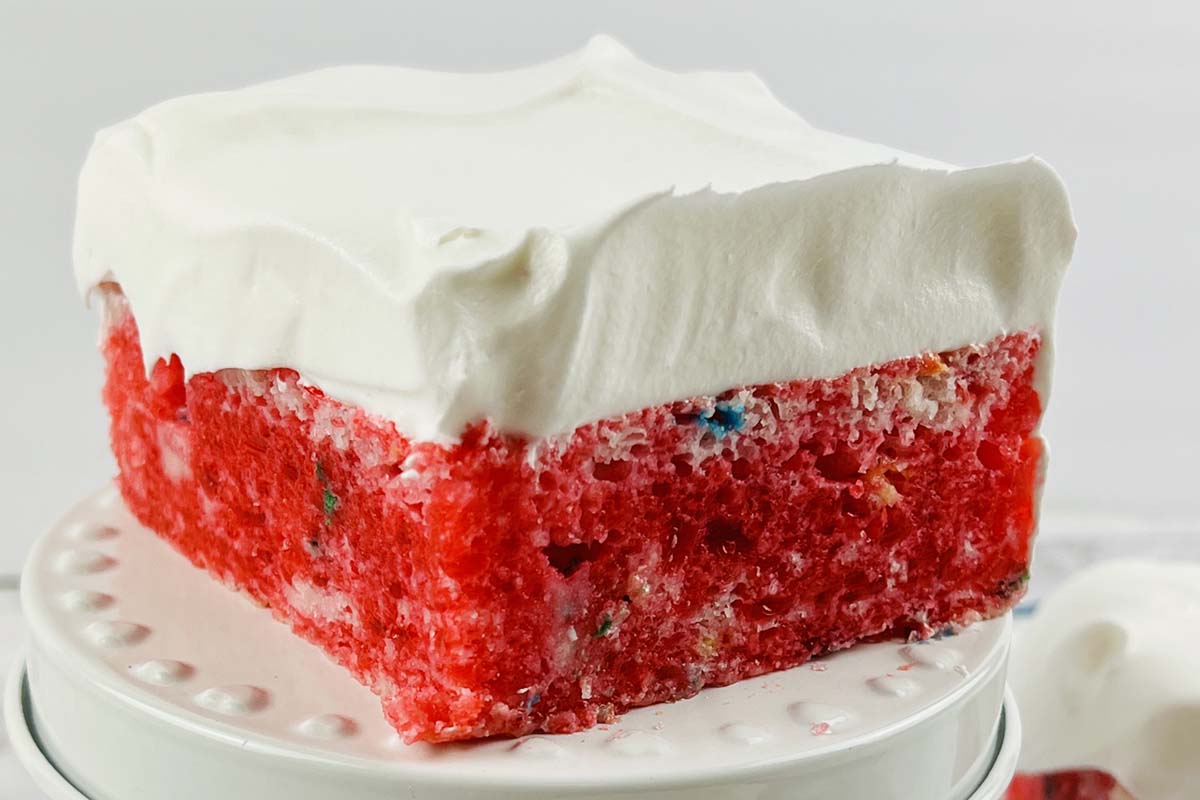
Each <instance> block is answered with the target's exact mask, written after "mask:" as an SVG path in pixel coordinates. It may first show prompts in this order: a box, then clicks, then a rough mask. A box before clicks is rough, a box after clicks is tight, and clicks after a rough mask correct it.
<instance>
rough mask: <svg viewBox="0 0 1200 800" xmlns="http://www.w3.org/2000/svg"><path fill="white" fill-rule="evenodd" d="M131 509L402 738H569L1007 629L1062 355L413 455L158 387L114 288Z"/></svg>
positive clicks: (940, 359) (350, 413)
mask: <svg viewBox="0 0 1200 800" xmlns="http://www.w3.org/2000/svg"><path fill="white" fill-rule="evenodd" d="M108 293H109V296H108V299H107V305H108V312H107V317H108V321H107V329H106V334H105V339H104V343H103V349H104V353H105V356H106V358H107V362H108V375H107V383H106V388H105V400H106V402H107V404H108V406H109V408H110V410H111V412H112V443H113V449H114V451H115V453H116V457H117V461H118V464H119V466H120V477H119V484H120V488H121V491H122V493H123V495H124V497H125V499H126V501H127V502H128V504H129V506H130V508H131V509H132V510H133V512H134V513H135V514H136V515H137V516H138V518H139V519H141V520H142V522H144V523H145V524H146V525H147V526H148V527H150V528H152V529H154V530H155V531H158V532H159V533H160V534H161V535H163V536H164V537H165V538H167V539H168V540H169V541H171V542H172V543H173V544H174V545H175V546H176V547H177V548H178V549H179V550H180V551H181V552H183V553H184V554H185V555H186V556H188V557H189V558H190V559H191V560H192V561H194V562H195V563H196V564H198V565H200V566H202V567H205V568H206V569H208V570H209V571H211V572H212V573H213V574H215V575H217V576H219V577H220V578H221V579H222V580H224V581H226V582H227V583H229V584H230V585H233V586H236V587H238V588H240V589H242V590H244V591H246V592H248V593H249V594H250V595H252V596H253V597H254V598H256V599H257V600H259V601H260V602H262V603H264V604H265V605H267V606H268V607H269V608H271V609H272V611H273V612H274V613H275V614H276V615H277V616H278V617H279V618H280V619H281V620H284V621H286V622H288V623H289V624H291V625H292V626H293V628H294V629H295V630H296V631H297V632H298V633H299V634H300V635H302V636H304V637H305V638H307V639H309V640H310V641H312V642H314V643H316V644H318V645H319V646H321V647H323V648H324V649H325V650H326V651H327V652H328V653H329V654H330V655H331V656H332V657H333V658H335V659H336V660H337V661H339V662H340V663H342V664H344V665H345V666H346V667H348V668H349V669H350V670H351V671H352V672H353V673H354V674H355V675H356V676H358V677H359V678H360V679H361V680H362V681H363V682H365V683H366V684H367V685H368V686H370V687H371V688H372V689H373V690H374V691H375V692H376V693H378V694H379V696H380V697H381V698H382V700H383V707H384V710H385V712H386V714H387V716H388V719H389V720H390V721H391V722H392V723H393V724H394V725H395V727H396V729H397V730H398V731H399V732H400V733H401V734H402V735H403V737H404V738H405V739H406V740H409V741H413V740H429V741H446V740H454V739H465V738H470V737H480V736H487V735H491V734H523V733H527V732H530V731H535V730H547V731H572V730H578V729H580V728H584V727H587V726H589V725H592V724H594V723H596V722H597V721H598V720H610V719H612V718H613V717H614V715H616V714H617V713H619V712H621V711H622V710H624V709H628V708H631V707H635V706H642V705H646V704H650V703H655V702H659V701H665V700H672V699H677V698H682V697H687V696H689V695H692V694H694V693H696V692H697V691H699V689H700V688H701V687H703V686H712V685H721V684H727V683H730V682H733V681H737V680H740V679H743V678H747V677H750V676H754V675H758V674H761V673H764V672H768V671H771V670H777V669H782V668H785V667H791V666H795V665H797V664H800V663H802V662H804V661H805V660H807V659H809V658H811V657H813V656H816V655H819V654H822V653H825V652H828V651H831V650H836V649H839V648H844V647H848V646H849V645H852V644H854V643H855V642H858V641H860V640H862V639H864V638H866V637H875V636H877V635H880V634H884V633H892V634H898V635H902V634H915V635H918V636H924V635H927V634H929V633H931V632H933V631H936V630H938V629H940V628H942V627H943V626H947V625H952V624H959V623H968V622H971V621H973V620H977V619H979V618H981V617H989V616H993V615H996V614H999V613H1002V612H1003V611H1004V610H1006V609H1007V608H1009V607H1010V606H1011V605H1012V604H1013V603H1014V602H1015V601H1016V600H1017V599H1018V597H1019V595H1020V594H1021V593H1022V591H1023V589H1024V586H1025V582H1026V579H1027V574H1028V573H1027V571H1026V570H1027V564H1028V560H1029V552H1030V538H1031V535H1032V532H1033V528H1034V514H1035V510H1034V504H1035V491H1036V486H1037V483H1038V480H1039V459H1040V454H1041V444H1040V440H1039V439H1037V438H1036V437H1035V435H1034V430H1035V427H1036V423H1037V421H1038V418H1039V415H1040V403H1039V398H1038V395H1037V393H1036V391H1035V390H1034V387H1033V382H1032V381H1033V370H1034V359H1035V355H1036V353H1037V350H1038V346H1039V338H1038V336H1037V335H1036V333H1033V332H1019V333H1014V334H1012V335H1006V336H1001V337H998V338H996V339H994V340H993V341H991V342H987V343H982V344H980V345H978V346H971V347H964V348H962V349H959V350H955V351H953V352H948V353H942V354H938V355H935V354H925V355H921V356H918V357H913V358H907V359H903V360H898V361H894V362H890V363H887V364H884V365H881V366H873V367H863V368H860V369H856V370H854V371H852V372H850V373H848V374H846V375H842V376H840V377H837V378H833V379H829V380H801V381H795V382H792V383H783V384H766V385H759V386H751V387H745V388H738V389H732V390H730V391H728V392H725V393H723V394H721V395H719V396H716V397H698V398H692V399H688V400H682V401H680V402H676V403H672V404H669V405H664V406H659V407H654V408H648V409H644V410H641V411H637V412H634V413H631V414H627V415H625V416H622V417H618V418H614V419H608V420H603V421H600V422H596V423H593V424H589V425H585V426H583V427H581V428H579V429H577V430H576V431H574V432H573V433H571V434H569V435H563V436H561V437H557V438H554V439H550V440H543V441H538V442H530V441H526V440H524V439H521V438H519V437H513V436H506V435H503V434H501V433H499V432H497V431H496V430H494V429H493V428H492V427H491V426H490V425H489V424H488V423H487V422H480V423H478V424H475V425H472V426H471V427H470V428H469V429H468V430H466V431H465V432H464V434H463V436H462V438H461V442H460V443H458V444H455V445H452V446H443V445H438V444H433V443H427V442H414V441H409V440H408V439H406V438H405V437H404V436H403V435H401V434H400V433H398V432H397V431H396V429H395V428H394V426H393V425H392V424H390V423H389V422H387V421H385V420H382V419H380V418H377V417H374V416H371V415H369V414H367V413H365V412H363V411H362V410H360V409H357V408H354V407H351V406H348V405H346V404H343V403H341V402H338V401H337V400H334V399H332V398H330V397H327V396H326V395H324V394H322V392H320V391H318V390H317V389H314V388H312V387H310V386H305V385H304V384H303V383H302V382H301V381H300V380H299V377H298V376H297V374H296V373H295V372H293V371H290V370H286V369H277V370H270V371H264V372H253V373H251V372H245V371H240V370H229V371H223V372H218V373H202V374H197V375H194V376H192V377H191V378H190V379H188V380H186V381H185V380H184V374H185V373H184V369H183V365H182V364H181V363H180V361H179V359H178V358H174V357H173V358H172V359H171V360H170V361H169V362H163V361H159V362H158V363H157V364H156V365H155V366H154V368H153V370H152V374H151V376H150V377H149V379H147V375H146V369H145V367H144V365H143V360H142V354H141V352H140V348H139V342H138V332H137V327H136V324H135V322H134V319H133V317H132V315H130V314H129V312H128V308H127V306H126V304H125V302H124V299H123V298H122V296H121V295H120V293H119V291H118V290H116V289H115V288H110V289H109V290H108Z"/></svg>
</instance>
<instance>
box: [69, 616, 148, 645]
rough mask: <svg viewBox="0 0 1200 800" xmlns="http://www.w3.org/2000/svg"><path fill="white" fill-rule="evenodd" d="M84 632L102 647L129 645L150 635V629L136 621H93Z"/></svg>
mask: <svg viewBox="0 0 1200 800" xmlns="http://www.w3.org/2000/svg"><path fill="white" fill-rule="evenodd" d="M84 633H85V634H86V635H87V637H88V638H89V639H91V640H92V643H93V644H96V645H99V646H100V647H128V646H129V645H131V644H137V643H138V642H140V641H142V640H143V639H145V638H146V637H147V636H149V635H150V629H149V628H147V627H146V626H145V625H138V624H137V623H136V622H120V621H105V622H93V623H92V624H91V625H88V626H87V627H86V628H84Z"/></svg>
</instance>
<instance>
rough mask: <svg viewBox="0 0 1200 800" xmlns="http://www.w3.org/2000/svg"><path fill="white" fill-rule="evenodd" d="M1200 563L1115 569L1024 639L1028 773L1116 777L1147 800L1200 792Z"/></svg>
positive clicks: (1091, 573) (1044, 613)
mask: <svg viewBox="0 0 1200 800" xmlns="http://www.w3.org/2000/svg"><path fill="white" fill-rule="evenodd" d="M1197 631H1200V564H1186V563H1176V564H1170V563H1163V562H1149V561H1124V560H1123V561H1112V562H1107V563H1103V564H1101V565H1099V566H1097V567H1093V568H1091V569H1089V570H1086V571H1084V572H1082V573H1079V574H1078V575H1076V576H1074V577H1073V578H1071V580H1069V581H1068V582H1067V583H1066V584H1064V585H1063V586H1062V587H1061V588H1060V589H1059V590H1058V591H1057V592H1056V593H1054V594H1053V595H1051V596H1050V599H1049V600H1048V601H1047V602H1045V603H1044V604H1043V605H1042V607H1041V608H1040V609H1039V610H1038V612H1037V614H1036V615H1035V616H1034V618H1033V620H1032V621H1031V622H1030V623H1029V624H1028V627H1026V628H1025V629H1023V630H1022V631H1021V632H1020V634H1019V637H1018V640H1017V645H1016V648H1015V650H1014V654H1013V664H1012V669H1011V670H1010V672H1009V678H1010V680H1011V682H1012V686H1013V689H1014V691H1015V692H1016V694H1017V701H1018V706H1019V707H1020V709H1021V717H1022V720H1023V725H1024V729H1025V736H1024V742H1023V745H1022V748H1021V769H1022V770H1023V771H1027V772H1043V771H1046V772H1050V771H1056V770H1062V769H1071V768H1078V767H1090V768H1098V769H1102V770H1104V771H1105V772H1108V773H1111V774H1112V775H1114V776H1115V777H1116V778H1117V780H1118V781H1120V783H1121V785H1122V786H1124V787H1126V788H1127V789H1129V791H1130V792H1131V793H1132V794H1133V795H1134V796H1135V797H1137V798H1138V800H1186V799H1187V798H1194V797H1195V796H1196V794H1195V792H1196V787H1198V786H1200V758H1197V754H1198V752H1200V751H1198V749H1197V748H1198V747H1200V640H1198V639H1197V637H1196V632H1197Z"/></svg>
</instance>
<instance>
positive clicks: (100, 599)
mask: <svg viewBox="0 0 1200 800" xmlns="http://www.w3.org/2000/svg"><path fill="white" fill-rule="evenodd" d="M112 604H113V596H112V595H111V594H105V593H104V592H93V591H89V590H87V589H72V590H71V591H69V592H66V593H64V594H63V596H62V605H63V608H65V609H67V610H68V611H102V610H104V609H106V608H108V607H109V606H111V605H112Z"/></svg>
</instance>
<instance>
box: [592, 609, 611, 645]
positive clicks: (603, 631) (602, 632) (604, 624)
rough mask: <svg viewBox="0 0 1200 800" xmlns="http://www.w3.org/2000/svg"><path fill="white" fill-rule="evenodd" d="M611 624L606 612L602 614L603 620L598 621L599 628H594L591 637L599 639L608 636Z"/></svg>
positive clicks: (609, 616)
mask: <svg viewBox="0 0 1200 800" xmlns="http://www.w3.org/2000/svg"><path fill="white" fill-rule="evenodd" d="M612 624H613V619H612V616H611V615H610V614H609V613H608V612H607V611H606V612H605V613H604V619H603V620H601V621H600V627H599V628H596V632H595V633H593V634H592V637H593V638H595V639H600V638H603V637H604V636H606V635H608V632H609V631H610V630H612Z"/></svg>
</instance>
